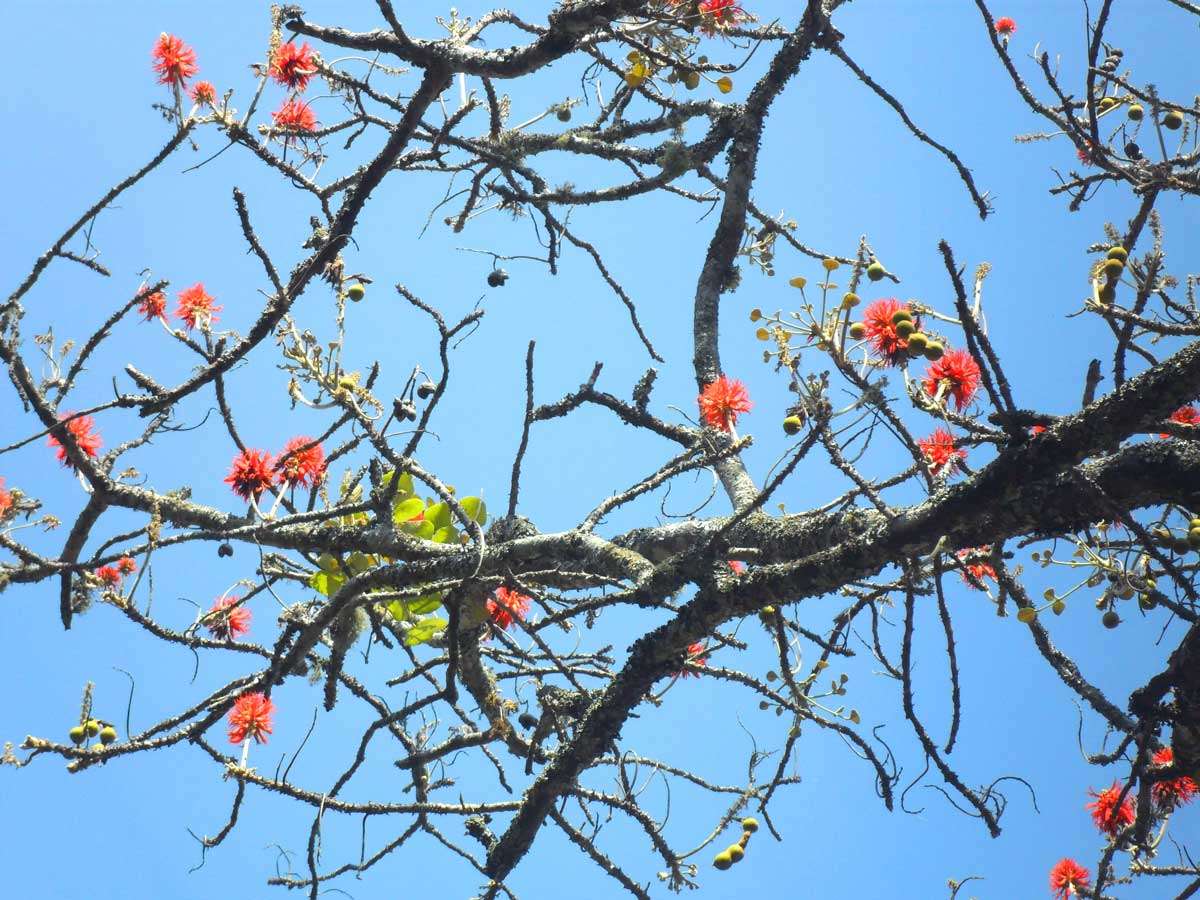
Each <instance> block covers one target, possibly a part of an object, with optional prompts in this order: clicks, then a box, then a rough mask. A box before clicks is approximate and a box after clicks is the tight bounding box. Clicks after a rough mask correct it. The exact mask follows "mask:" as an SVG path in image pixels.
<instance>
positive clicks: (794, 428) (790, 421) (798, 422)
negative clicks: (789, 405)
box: [783, 416, 804, 434]
mask: <svg viewBox="0 0 1200 900" xmlns="http://www.w3.org/2000/svg"><path fill="white" fill-rule="evenodd" d="M803 427H804V420H803V419H801V418H800V417H799V416H788V417H787V418H786V419H784V420H783V432H784V434H795V433H796V432H798V431H799V430H800V429H801V428H803Z"/></svg>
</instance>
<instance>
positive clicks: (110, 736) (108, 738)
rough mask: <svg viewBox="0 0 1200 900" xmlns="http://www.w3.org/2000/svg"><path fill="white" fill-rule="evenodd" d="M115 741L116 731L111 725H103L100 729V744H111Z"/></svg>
mask: <svg viewBox="0 0 1200 900" xmlns="http://www.w3.org/2000/svg"><path fill="white" fill-rule="evenodd" d="M116 739H117V729H115V728H113V727H112V726H111V725H105V726H104V727H103V728H101V729H100V743H102V744H111V743H112V742H113V741H115V740H116Z"/></svg>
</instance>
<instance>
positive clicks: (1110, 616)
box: [1100, 609, 1121, 628]
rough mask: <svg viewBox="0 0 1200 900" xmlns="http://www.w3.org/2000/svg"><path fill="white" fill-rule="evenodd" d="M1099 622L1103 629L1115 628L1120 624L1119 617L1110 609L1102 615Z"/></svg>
mask: <svg viewBox="0 0 1200 900" xmlns="http://www.w3.org/2000/svg"><path fill="white" fill-rule="evenodd" d="M1100 622H1101V623H1102V624H1103V625H1104V627H1105V628H1116V627H1117V626H1118V625H1120V624H1121V617H1120V616H1118V615H1117V611H1116V610H1115V609H1110V610H1109V611H1108V612H1106V613H1105V614H1104V617H1103V618H1102V619H1101V620H1100Z"/></svg>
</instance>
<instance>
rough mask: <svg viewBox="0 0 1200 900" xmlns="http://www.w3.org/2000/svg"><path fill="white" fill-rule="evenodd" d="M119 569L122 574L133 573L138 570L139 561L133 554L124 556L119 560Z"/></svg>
mask: <svg viewBox="0 0 1200 900" xmlns="http://www.w3.org/2000/svg"><path fill="white" fill-rule="evenodd" d="M117 571H118V572H120V573H121V574H122V575H132V574H133V573H134V572H136V571H137V562H136V561H135V560H134V558H133V557H132V556H122V557H121V558H120V559H118V560H117Z"/></svg>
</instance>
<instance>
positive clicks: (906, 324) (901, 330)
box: [896, 319, 917, 338]
mask: <svg viewBox="0 0 1200 900" xmlns="http://www.w3.org/2000/svg"><path fill="white" fill-rule="evenodd" d="M916 330H917V326H916V325H914V324H913V323H912V321H911V320H909V319H901V320H900V321H899V322H897V323H896V334H897V335H899V336H900V337H902V338H906V337H908V336H909V335H910V334H912V333H913V332H914V331H916Z"/></svg>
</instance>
